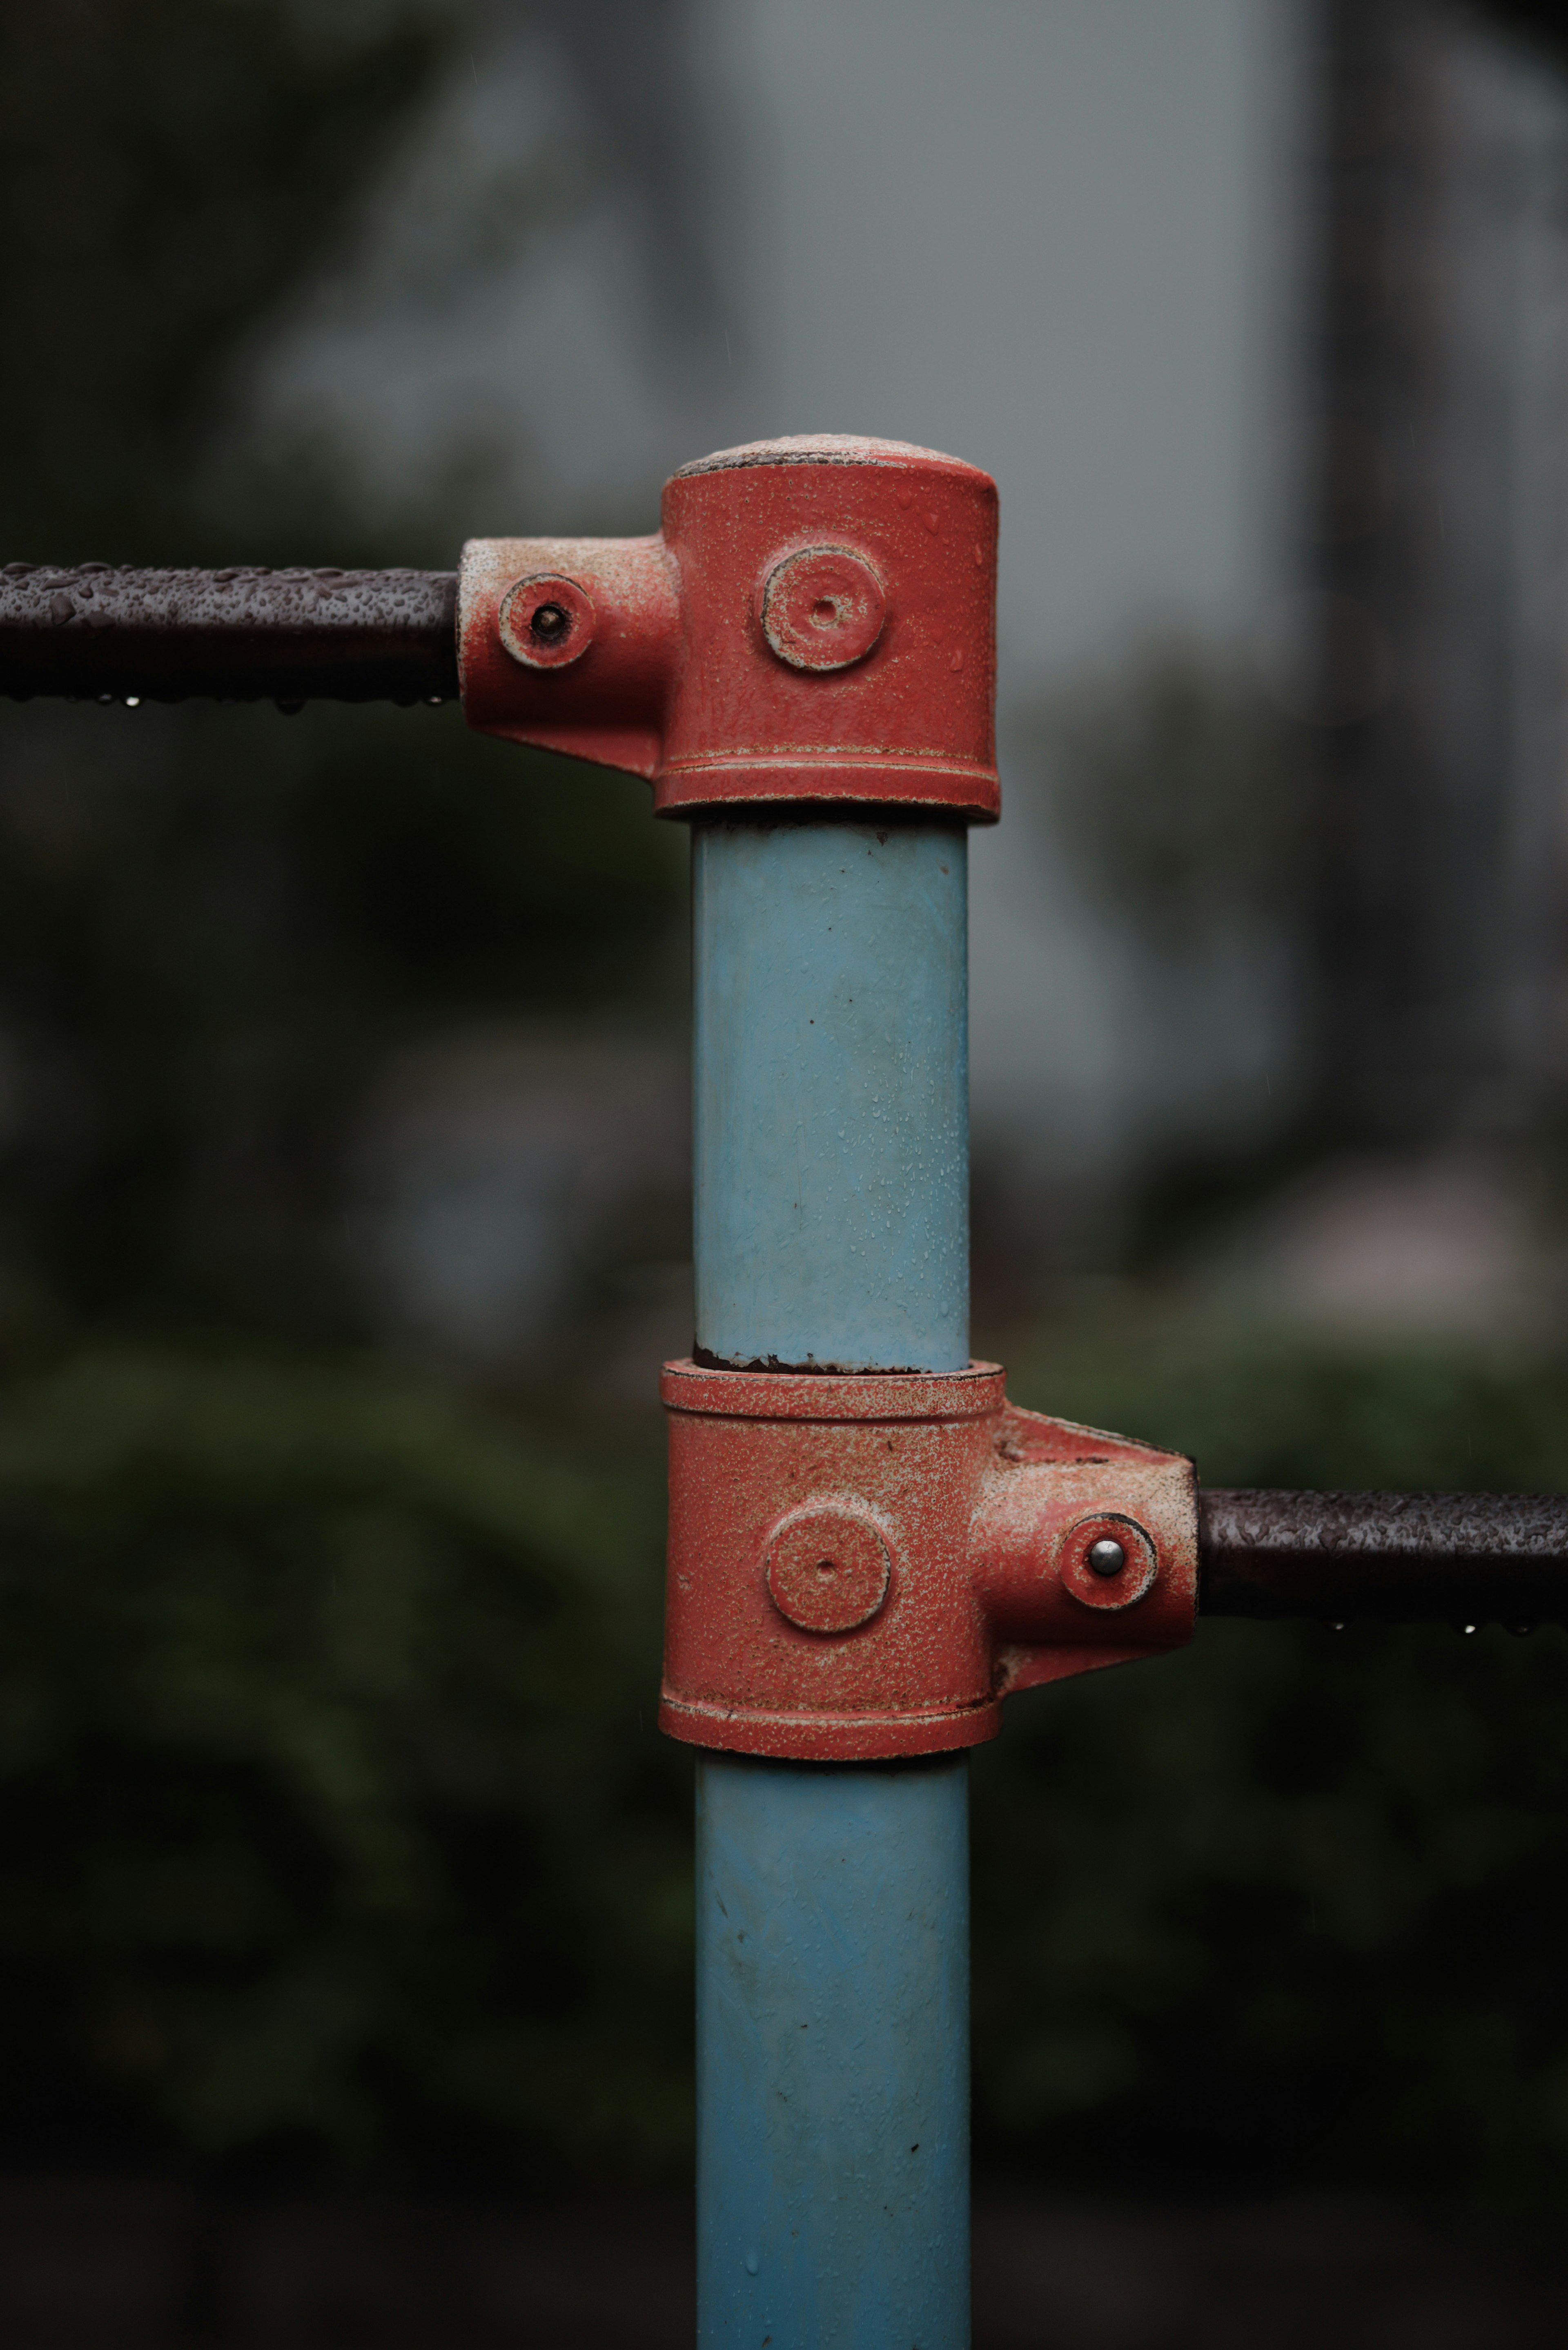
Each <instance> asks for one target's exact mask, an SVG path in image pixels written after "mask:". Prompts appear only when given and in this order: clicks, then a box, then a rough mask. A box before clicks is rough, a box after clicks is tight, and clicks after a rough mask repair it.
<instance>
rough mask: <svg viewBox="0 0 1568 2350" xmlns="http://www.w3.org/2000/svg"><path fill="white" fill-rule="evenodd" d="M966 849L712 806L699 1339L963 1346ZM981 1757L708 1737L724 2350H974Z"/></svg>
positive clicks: (700, 1026) (709, 2096) (705, 2323)
mask: <svg viewBox="0 0 1568 2350" xmlns="http://www.w3.org/2000/svg"><path fill="white" fill-rule="evenodd" d="M966 849H967V842H966V839H965V836H964V834H963V832H962V831H961V829H959V828H958V827H951V826H947V825H936V824H892V823H882V824H879V825H862V824H847V823H842V822H838V823H831V822H830V823H799V822H780V823H772V824H734V823H712V824H708V825H703V826H701V827H698V828H697V830H696V832H695V835H694V844H693V891H692V902H693V967H694V971H693V976H694V992H695V1037H694V1066H695V1159H696V1164H695V1190H696V1238H695V1256H696V1290H697V1331H696V1336H697V1344H698V1347H699V1350H700V1352H701V1353H702V1354H703V1355H705V1356H707V1357H711V1358H713V1359H716V1360H718V1361H720V1362H723V1363H731V1364H749V1363H753V1362H756V1363H760V1364H763V1365H771V1364H778V1365H781V1366H782V1365H794V1366H805V1367H823V1368H829V1367H831V1368H836V1369H846V1368H851V1367H853V1368H866V1369H877V1368H881V1369H890V1368H908V1369H917V1370H952V1369H956V1368H960V1367H962V1365H963V1364H965V1363H966V1362H967V1361H968V1359H969V1327H968V1323H969V1313H968V1308H969V1295H968V1292H969V1247H968V1211H969V1200H968V1191H969V1132H968V1066H967V930H966V923H967V913H966V900H967V858H966ZM967 1804H968V1770H967V1766H966V1763H965V1762H964V1759H963V1758H962V1757H961V1756H959V1757H942V1758H940V1760H934V1761H932V1762H930V1763H915V1764H909V1763H905V1764H899V1765H894V1764H886V1765H871V1766H856V1767H853V1768H848V1767H835V1766H829V1765H812V1764H781V1763H758V1762H751V1761H742V1760H739V1759H737V1758H734V1757H731V1756H727V1755H717V1754H705V1755H703V1756H701V1757H700V1759H699V1763H698V1770H697V1806H698V1869H699V1874H698V1932H697V1945H698V1960H697V2043H698V2058H697V2086H698V2111H697V2129H698V2157H697V2172H698V2340H699V2343H700V2344H701V2345H702V2350H762V2345H763V2344H764V2343H765V2342H771V2343H772V2344H773V2345H775V2350H851V2345H852V2350H911V2345H918V2350H964V2345H966V2344H967V2343H968V2341H969V2177H968V2107H969V1876H968V1841H967V1837H968V1826H967V1823H968V1811H967Z"/></svg>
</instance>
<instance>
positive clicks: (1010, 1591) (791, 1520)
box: [659, 1362, 1198, 1762]
mask: <svg viewBox="0 0 1568 2350" xmlns="http://www.w3.org/2000/svg"><path fill="white" fill-rule="evenodd" d="M660 1391H661V1393H662V1395H663V1399H664V1402H665V1405H666V1408H667V1409H668V1411H669V1413H670V1572H669V1581H668V1586H667V1599H666V1618H665V1649H664V1689H663V1694H662V1701H661V1704H660V1709H659V1721H660V1723H661V1726H662V1727H663V1728H664V1729H665V1730H667V1731H669V1732H670V1734H671V1736H673V1737H675V1738H680V1739H684V1740H686V1741H687V1742H688V1743H690V1744H691V1745H696V1746H716V1747H723V1748H728V1749H730V1750H731V1751H732V1752H737V1753H742V1754H768V1755H774V1756H777V1757H780V1758H784V1759H794V1760H798V1761H802V1762H869V1761H873V1760H877V1759H880V1758H884V1757H888V1756H894V1755H900V1754H933V1753H939V1752H942V1751H943V1750H945V1749H949V1748H953V1747H962V1746H975V1745H979V1744H980V1743H981V1742H982V1741H983V1740H985V1739H988V1738H994V1737H995V1735H996V1733H997V1731H998V1730H999V1729H1000V1727H1001V1707H1002V1699H1003V1698H1004V1697H1006V1696H1007V1695H1008V1694H1009V1692H1010V1691H1011V1690H1019V1689H1029V1688H1031V1687H1033V1684H1035V1683H1036V1682H1039V1681H1050V1680H1060V1679H1064V1678H1065V1676H1066V1675H1068V1674H1069V1673H1082V1672H1090V1671H1092V1670H1094V1669H1095V1668H1096V1666H1100V1665H1115V1664H1124V1663H1127V1662H1130V1661H1131V1660H1132V1659H1134V1658H1137V1657H1145V1656H1154V1655H1159V1654H1162V1653H1164V1652H1165V1651H1166V1650H1168V1649H1170V1648H1179V1647H1180V1646H1181V1645H1182V1644H1183V1643H1184V1642H1185V1641H1186V1640H1188V1639H1189V1638H1191V1635H1192V1627H1193V1620H1194V1617H1195V1615H1196V1611H1197V1596H1198V1508H1197V1492H1196V1482H1195V1476H1194V1471H1193V1468H1192V1463H1191V1462H1190V1461H1187V1460H1184V1459H1183V1458H1182V1457H1181V1456H1180V1455H1179V1453H1174V1452H1160V1451H1156V1450H1154V1448H1153V1447H1152V1446H1149V1445H1147V1444H1136V1443H1132V1442H1129V1441H1128V1440H1127V1438H1125V1437H1120V1436H1106V1435H1102V1434H1101V1433H1100V1432H1099V1431H1098V1430H1095V1429H1087V1428H1078V1427H1075V1426H1074V1424H1073V1423H1072V1422H1071V1421H1070V1420H1064V1419H1046V1418H1045V1417H1044V1415H1043V1414H1041V1413H1039V1412H1033V1411H1020V1410H1019V1409H1016V1407H1015V1406H1013V1405H1012V1404H1010V1403H1009V1402H1008V1401H1007V1399H1006V1397H1005V1395H1004V1393H1003V1374H1002V1371H1001V1370H999V1369H998V1368H997V1367H996V1366H995V1365H993V1364H989V1363H978V1364H974V1365H972V1366H971V1368H970V1369H969V1370H967V1371H962V1372H958V1373H954V1374H950V1375H944V1374H941V1373H905V1372H887V1373H872V1374H869V1375H867V1376H851V1377H835V1376H820V1377H818V1376H812V1375H809V1374H805V1373H795V1372H749V1371H718V1370H706V1369H701V1368H699V1367H698V1366H697V1365H695V1364H693V1363H690V1362H682V1363H668V1364H666V1366H665V1368H664V1374H663V1378H662V1380H661V1383H660Z"/></svg>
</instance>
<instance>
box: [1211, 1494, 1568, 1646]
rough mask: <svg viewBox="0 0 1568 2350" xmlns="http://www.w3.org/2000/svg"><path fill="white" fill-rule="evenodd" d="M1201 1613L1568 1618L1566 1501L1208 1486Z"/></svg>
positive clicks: (1557, 1497)
mask: <svg viewBox="0 0 1568 2350" xmlns="http://www.w3.org/2000/svg"><path fill="white" fill-rule="evenodd" d="M1198 1510H1199V1602H1198V1605H1199V1614H1200V1615H1205V1616H1252V1617H1281V1616H1315V1617H1322V1618H1324V1620H1325V1621H1327V1622H1330V1623H1348V1622H1350V1621H1352V1620H1353V1619H1354V1618H1355V1617H1364V1618H1368V1617H1370V1618H1375V1619H1377V1620H1380V1621H1382V1622H1385V1623H1410V1622H1416V1621H1419V1620H1420V1619H1421V1618H1423V1617H1428V1618H1436V1619H1437V1620H1438V1621H1440V1622H1447V1623H1456V1624H1486V1623H1492V1624H1508V1625H1513V1626H1518V1627H1524V1626H1527V1625H1531V1624H1541V1623H1553V1624H1561V1623H1568V1496H1565V1495H1561V1494H1529V1495H1526V1494H1517V1493H1271V1492H1199V1497H1198Z"/></svg>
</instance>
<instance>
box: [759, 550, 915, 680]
mask: <svg viewBox="0 0 1568 2350" xmlns="http://www.w3.org/2000/svg"><path fill="white" fill-rule="evenodd" d="M757 616H758V618H759V619H760V620H761V621H762V624H763V635H764V636H765V637H766V639H767V640H768V643H769V644H770V646H771V647H772V648H773V650H774V652H775V653H776V654H777V655H778V657H779V659H780V660H782V661H786V662H787V663H788V665H789V667H790V668H791V669H810V670H835V669H848V668H850V667H851V666H852V665H853V663H854V662H856V661H857V660H865V658H866V656H867V653H868V652H869V651H870V650H871V648H872V646H873V645H874V644H875V643H876V641H877V638H878V637H879V636H880V635H881V633H882V622H883V620H884V619H885V618H886V616H887V599H886V598H885V597H884V595H883V593H882V583H881V581H880V580H879V579H878V578H877V574H876V573H875V572H874V571H873V570H872V568H871V566H870V565H869V564H868V563H867V561H866V559H865V557H864V556H859V555H854V554H851V552H850V550H849V549H848V548H847V547H844V546H808V547H805V548H803V549H802V551H801V552H800V553H799V554H798V555H786V556H785V557H784V561H783V562H782V563H777V564H775V565H774V568H773V569H772V570H771V571H770V572H769V574H768V576H767V578H766V580H765V581H764V583H763V592H762V596H761V598H760V600H759V607H758V615H757Z"/></svg>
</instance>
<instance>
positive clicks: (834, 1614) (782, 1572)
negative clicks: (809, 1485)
mask: <svg viewBox="0 0 1568 2350" xmlns="http://www.w3.org/2000/svg"><path fill="white" fill-rule="evenodd" d="M891 1564H892V1563H891V1561H890V1560H889V1558H888V1545H887V1544H886V1542H885V1541H884V1540H883V1538H882V1535H881V1534H880V1532H879V1531H878V1529H877V1527H876V1526H875V1525H874V1524H873V1523H872V1522H871V1520H870V1519H869V1518H868V1517H863V1516H861V1515H860V1513H858V1512H857V1511H855V1510H849V1509H845V1508H843V1507H834V1506H832V1505H831V1504H830V1505H828V1506H826V1507H819V1508H816V1509H806V1510H802V1511H800V1512H798V1513H794V1514H792V1515H791V1516H789V1517H787V1518H784V1519H783V1520H782V1521H781V1522H780V1523H779V1524H778V1525H777V1526H776V1527H775V1528H774V1532H773V1534H771V1536H770V1537H769V1540H768V1545H767V1576H768V1592H769V1596H771V1598H772V1600H773V1603H774V1607H776V1608H777V1609H778V1611H779V1614H780V1615H781V1616H784V1617H787V1618H788V1620H789V1622H790V1623H792V1624H794V1625H797V1626H798V1627H799V1628H800V1629H801V1630H802V1631H803V1632H853V1631H855V1630H856V1629H857V1627H859V1626H860V1625H862V1624H868V1623H869V1622H870V1620H871V1618H872V1617H873V1616H875V1615H876V1614H877V1610H878V1609H879V1608H880V1607H881V1605H882V1603H883V1601H884V1600H885V1599H886V1598H887V1596H888V1577H889V1574H890V1571H891Z"/></svg>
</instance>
